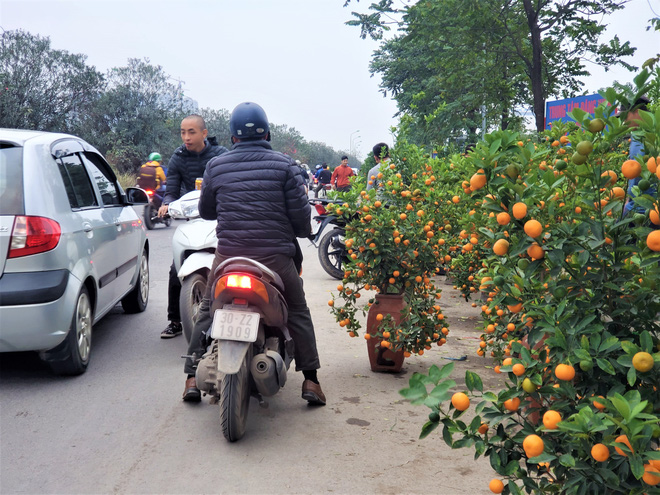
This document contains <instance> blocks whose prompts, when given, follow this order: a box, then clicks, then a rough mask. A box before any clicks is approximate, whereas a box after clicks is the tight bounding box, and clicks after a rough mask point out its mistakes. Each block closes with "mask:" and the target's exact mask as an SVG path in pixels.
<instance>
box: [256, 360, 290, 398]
mask: <svg viewBox="0 0 660 495" xmlns="http://www.w3.org/2000/svg"><path fill="white" fill-rule="evenodd" d="M250 372H251V373H252V379H253V380H254V384H255V385H256V387H257V390H258V391H259V393H260V394H261V395H264V396H266V397H270V396H271V395H275V394H276V393H277V391H278V390H279V389H280V388H281V387H283V386H284V383H285V382H286V368H285V366H284V361H283V360H282V357H281V356H280V355H279V353H277V352H275V351H267V353H266V354H257V355H256V356H254V357H253V358H252V363H251V364H250Z"/></svg>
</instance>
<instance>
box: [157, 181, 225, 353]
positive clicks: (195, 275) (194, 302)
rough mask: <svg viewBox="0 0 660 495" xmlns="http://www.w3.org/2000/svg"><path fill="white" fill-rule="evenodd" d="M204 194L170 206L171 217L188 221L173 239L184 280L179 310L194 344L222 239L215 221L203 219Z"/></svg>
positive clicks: (193, 194) (194, 193)
mask: <svg viewBox="0 0 660 495" xmlns="http://www.w3.org/2000/svg"><path fill="white" fill-rule="evenodd" d="M199 196H200V191H198V190H195V191H190V192H189V193H186V194H184V195H183V196H182V197H181V198H180V199H178V200H176V201H172V202H171V203H170V204H169V210H168V213H169V215H170V216H171V217H172V218H174V219H179V220H182V219H183V220H187V221H186V222H185V223H182V224H181V225H179V226H178V227H177V229H176V231H175V232H174V236H173V237H172V251H173V254H174V267H175V269H176V271H177V275H178V277H179V280H181V295H180V296H179V307H180V312H181V326H182V327H183V334H184V336H185V337H186V340H187V341H188V342H190V336H191V334H192V329H193V326H194V324H195V321H197V315H198V312H199V305H200V303H201V302H202V298H203V297H204V290H205V289H206V280H207V278H208V275H209V272H210V271H211V265H212V264H213V258H214V256H215V248H216V245H217V243H218V239H217V238H216V236H215V227H216V223H217V222H216V221H215V220H204V219H203V218H200V216H199V210H198V203H199Z"/></svg>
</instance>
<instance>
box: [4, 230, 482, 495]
mask: <svg viewBox="0 0 660 495" xmlns="http://www.w3.org/2000/svg"><path fill="white" fill-rule="evenodd" d="M176 225H178V223H177V222H174V223H173V225H172V227H170V228H169V229H163V228H162V227H158V228H157V229H156V230H153V231H150V232H149V240H150V242H151V246H152V248H151V249H152V250H151V253H152V254H151V260H150V269H151V278H150V289H151V294H150V300H149V305H148V308H147V310H146V311H145V312H144V313H142V314H138V315H126V314H124V313H123V312H122V310H121V307H120V306H118V307H117V308H115V310H113V312H112V313H111V314H109V315H108V316H107V317H106V318H104V319H103V320H102V321H101V322H100V323H99V324H98V325H97V326H95V328H94V336H93V351H92V352H93V354H92V359H91V363H90V365H89V369H88V370H87V372H86V373H85V374H84V375H82V376H79V377H73V378H60V377H55V376H53V375H51V373H50V372H49V371H48V368H47V367H45V366H44V365H43V364H41V363H40V361H39V360H38V358H36V356H35V355H33V354H30V353H23V354H3V355H0V493H3V494H14V493H48V494H50V493H72V494H79V493H269V494H274V493H287V494H288V493H360V494H363V493H379V494H390V493H391V494H395V493H428V492H429V491H430V492H432V493H439V494H448V495H451V494H463V493H465V494H468V493H469V494H470V495H477V494H480V493H484V494H485V493H489V491H488V489H487V484H488V481H489V480H490V479H491V478H492V474H493V473H492V471H491V470H490V469H489V467H488V466H487V462H485V461H483V460H479V461H478V462H474V461H473V460H472V456H473V452H472V451H471V450H469V449H464V450H460V451H451V450H450V449H448V448H447V447H446V446H445V445H444V443H443V442H442V440H441V437H440V435H435V436H434V437H432V438H430V439H427V440H424V441H419V440H417V437H418V435H419V430H420V428H421V426H422V424H423V423H424V421H425V416H426V414H427V411H428V410H425V409H424V408H420V407H412V406H410V405H409V404H407V403H403V402H401V401H399V396H398V394H397V390H399V389H400V388H402V387H403V386H404V385H405V384H406V383H407V379H408V377H409V376H410V374H411V373H412V372H413V371H417V370H425V369H427V368H428V367H429V366H430V365H431V364H433V361H434V356H435V362H438V355H439V353H440V352H442V353H445V352H446V351H444V349H446V348H447V347H445V348H443V350H442V351H440V350H437V351H435V350H434V352H433V353H432V352H429V353H427V354H425V356H424V358H413V359H411V360H409V362H407V364H406V369H405V371H404V373H402V374H400V375H383V374H373V373H371V372H370V371H369V367H368V360H367V356H366V350H365V348H364V347H365V346H364V341H363V340H362V339H349V338H348V337H347V336H346V335H345V333H344V332H341V331H340V329H339V327H338V326H337V325H336V323H334V322H333V321H332V318H331V316H330V314H329V313H328V311H327V300H328V299H329V292H330V291H331V290H334V288H335V287H336V285H337V281H336V280H334V279H332V278H330V277H329V276H327V275H326V274H325V273H324V272H323V271H322V270H321V268H320V266H319V263H318V259H317V256H316V250H315V249H314V247H313V246H311V245H310V244H309V243H308V242H307V241H304V242H302V246H303V251H304V253H305V256H306V259H305V264H304V273H303V278H304V279H305V284H306V291H307V295H308V301H309V305H310V308H311V310H312V316H313V317H314V321H315V324H316V332H317V337H318V342H319V350H320V354H321V361H322V365H323V368H322V369H321V370H320V375H319V376H320V379H321V383H322V385H323V388H324V391H325V393H326V395H327V397H328V405H327V406H326V407H322V408H311V407H308V406H307V403H306V402H305V401H303V400H302V399H301V398H300V386H301V383H302V376H301V374H300V373H294V372H293V370H291V371H290V372H289V375H288V383H287V385H286V387H285V388H284V389H283V390H282V391H281V392H280V393H279V394H278V395H276V396H275V397H273V398H272V399H271V400H270V407H269V408H268V409H260V408H259V407H258V405H257V403H256V401H254V400H253V401H252V402H251V406H250V407H251V409H250V417H249V423H248V430H247V434H246V436H245V437H244V438H243V440H241V441H240V442H237V443H233V444H230V443H228V442H226V441H225V440H224V438H223V436H222V432H221V430H220V427H219V411H218V406H212V405H210V404H208V402H207V401H203V402H202V403H201V404H196V405H191V404H186V403H183V402H182V401H181V393H182V391H183V383H184V374H183V369H182V368H183V360H182V359H180V358H179V356H180V355H181V354H184V353H185V351H186V347H187V346H186V343H185V340H184V338H183V337H178V338H176V339H172V340H161V339H160V338H159V333H160V331H161V330H162V328H164V326H165V325H166V323H167V322H166V295H167V273H168V269H169V265H170V263H171V250H170V249H171V248H170V241H171V236H172V234H173V232H174V228H175V227H176ZM454 352H459V353H460V352H462V351H454ZM459 366H460V365H459ZM461 373H462V372H461Z"/></svg>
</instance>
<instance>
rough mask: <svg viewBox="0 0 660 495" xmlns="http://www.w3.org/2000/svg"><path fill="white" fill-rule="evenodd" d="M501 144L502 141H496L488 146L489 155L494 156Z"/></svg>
mask: <svg viewBox="0 0 660 495" xmlns="http://www.w3.org/2000/svg"><path fill="white" fill-rule="evenodd" d="M501 144H502V139H496V140H495V141H493V142H492V143H491V144H490V149H489V150H488V152H489V154H491V155H494V154H495V153H496V152H497V150H498V149H499V147H500V145H501Z"/></svg>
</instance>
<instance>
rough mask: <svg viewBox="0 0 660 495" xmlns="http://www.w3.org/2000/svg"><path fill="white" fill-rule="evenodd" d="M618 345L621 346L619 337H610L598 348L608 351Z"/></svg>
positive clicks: (601, 350)
mask: <svg viewBox="0 0 660 495" xmlns="http://www.w3.org/2000/svg"><path fill="white" fill-rule="evenodd" d="M616 347H619V339H617V338H616V337H608V338H607V339H605V340H604V341H603V342H602V343H601V344H600V346H599V347H598V350H599V351H600V352H608V351H610V350H612V349H614V348H616Z"/></svg>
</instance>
